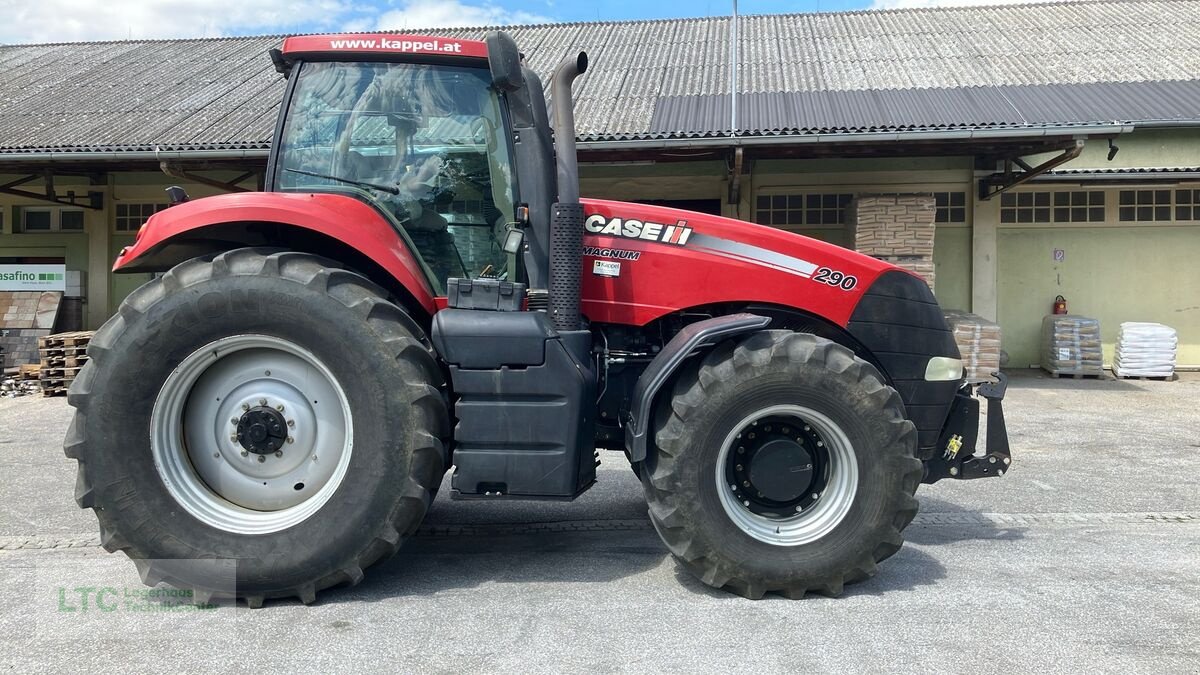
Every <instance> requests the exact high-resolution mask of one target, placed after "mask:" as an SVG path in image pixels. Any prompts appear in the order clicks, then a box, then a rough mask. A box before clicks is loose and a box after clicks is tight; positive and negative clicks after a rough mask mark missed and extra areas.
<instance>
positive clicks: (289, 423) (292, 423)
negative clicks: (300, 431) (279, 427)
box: [288, 420, 296, 427]
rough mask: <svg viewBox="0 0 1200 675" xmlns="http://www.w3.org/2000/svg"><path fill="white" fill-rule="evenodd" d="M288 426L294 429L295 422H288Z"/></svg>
mask: <svg viewBox="0 0 1200 675" xmlns="http://www.w3.org/2000/svg"><path fill="white" fill-rule="evenodd" d="M288 426H289V427H294V426H296V420H288Z"/></svg>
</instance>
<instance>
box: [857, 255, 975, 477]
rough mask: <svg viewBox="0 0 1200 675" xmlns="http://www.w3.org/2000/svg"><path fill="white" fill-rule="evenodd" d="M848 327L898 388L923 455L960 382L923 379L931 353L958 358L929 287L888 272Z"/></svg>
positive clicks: (861, 303)
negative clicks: (915, 430) (915, 428)
mask: <svg viewBox="0 0 1200 675" xmlns="http://www.w3.org/2000/svg"><path fill="white" fill-rule="evenodd" d="M847 329H848V330H849V331H850V334H851V335H853V336H854V338H855V339H856V340H858V341H859V342H861V343H862V344H863V346H865V347H866V348H867V349H869V350H871V353H872V354H873V355H874V356H875V358H876V360H877V361H878V362H879V364H880V365H881V366H883V369H884V370H885V371H886V375H887V376H888V377H889V378H890V379H891V381H892V385H893V386H894V387H895V388H896V390H897V391H898V392H900V396H901V398H903V399H904V406H905V410H906V411H907V412H908V417H909V419H910V420H912V422H913V424H915V425H916V427H917V431H918V433H919V438H920V440H919V443H920V446H921V448H922V449H923V450H924V452H923V453H922V456H925V455H926V454H928V452H929V451H930V450H931V449H932V448H934V447H935V446H936V445H937V442H938V434H939V433H940V432H941V429H942V425H943V424H944V423H945V421H946V416H947V415H948V414H949V412H950V405H951V403H953V401H954V395H955V392H957V391H958V387H959V385H960V384H961V382H959V381H957V380H956V381H953V382H927V381H925V368H926V366H927V365H928V363H929V358H930V357H933V356H950V357H953V358H960V356H959V353H958V346H957V345H956V344H955V343H954V335H953V334H952V333H951V332H950V327H949V326H947V325H946V318H945V316H944V315H943V314H942V308H941V307H939V306H938V304H937V300H936V299H934V297H933V291H931V290H929V286H927V285H926V284H925V282H923V281H921V280H920V279H918V278H917V277H914V276H912V275H911V274H908V273H907V272H900V271H892V272H886V273H884V274H883V275H882V276H880V277H879V279H877V280H876V281H875V283H874V284H872V285H871V287H870V288H869V289H867V293H866V295H864V296H863V299H862V300H861V301H859V303H858V307H856V308H855V310H854V313H853V314H852V315H851V316H850V323H849V324H848V325H847Z"/></svg>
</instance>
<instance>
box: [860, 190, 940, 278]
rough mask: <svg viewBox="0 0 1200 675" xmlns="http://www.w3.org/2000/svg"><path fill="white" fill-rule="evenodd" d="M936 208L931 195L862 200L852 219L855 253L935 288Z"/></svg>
mask: <svg viewBox="0 0 1200 675" xmlns="http://www.w3.org/2000/svg"><path fill="white" fill-rule="evenodd" d="M935 208H936V207H935V205H934V200H933V195H930V194H894V195H861V196H859V197H858V198H857V199H855V200H854V203H853V204H851V206H850V219H849V220H850V227H851V228H853V234H854V248H855V250H857V251H858V252H859V253H865V254H867V255H869V256H872V257H875V258H879V259H880V260H884V261H887V262H890V263H892V264H893V265H896V266H898V267H903V268H904V269H907V270H911V271H913V272H916V273H917V274H919V275H920V276H921V277H922V278H923V279H925V282H926V283H928V284H929V287H930V288H933V282H934V278H933V276H934V275H933V232H934V216H935Z"/></svg>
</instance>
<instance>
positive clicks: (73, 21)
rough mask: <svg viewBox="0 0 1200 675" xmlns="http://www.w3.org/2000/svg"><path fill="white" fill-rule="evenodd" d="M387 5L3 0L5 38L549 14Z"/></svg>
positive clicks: (513, 19) (417, 23)
mask: <svg viewBox="0 0 1200 675" xmlns="http://www.w3.org/2000/svg"><path fill="white" fill-rule="evenodd" d="M380 4H383V3H380ZM389 4H390V5H391V6H392V7H393V8H392V9H387V7H388V5H384V6H383V7H373V6H371V5H369V4H365V3H363V2H362V0H357V1H356V0H0V16H3V22H0V44H19V43H26V44H28V43H36V42H78V41H83V40H125V39H134V40H137V39H147V38H181V37H218V36H223V35H246V34H254V33H266V34H270V33H288V32H314V31H334V30H358V31H362V30H373V29H399V28H437V27H448V26H480V25H495V24H510V23H537V22H543V21H550V19H548V18H546V17H543V16H539V15H536V14H532V13H530V12H523V11H510V10H507V9H505V8H504V7H502V6H500V5H497V4H494V3H493V2H490V1H489V0H482V1H481V2H478V3H472V2H470V1H469V0H468V1H466V2H464V1H462V0H399V1H398V2H396V3H389ZM381 11H382V13H380V12H381Z"/></svg>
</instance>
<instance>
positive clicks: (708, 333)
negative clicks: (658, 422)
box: [625, 314, 771, 463]
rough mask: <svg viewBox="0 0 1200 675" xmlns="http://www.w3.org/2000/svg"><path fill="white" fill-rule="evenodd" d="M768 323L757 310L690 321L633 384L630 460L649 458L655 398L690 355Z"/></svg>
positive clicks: (627, 443) (628, 442) (627, 432)
mask: <svg viewBox="0 0 1200 675" xmlns="http://www.w3.org/2000/svg"><path fill="white" fill-rule="evenodd" d="M769 323H771V319H770V318H769V317H765V316H758V315H757V314H729V315H726V316H717V317H713V318H711V319H705V320H703V321H697V322H696V323H692V324H688V325H687V326H684V328H683V330H681V331H679V332H678V333H676V334H675V337H673V338H671V341H670V342H668V343H667V344H666V346H665V347H663V349H662V351H661V352H659V353H658V355H657V356H655V357H654V360H653V361H651V362H650V365H649V366H646V370H645V371H643V372H642V376H641V377H639V378H638V381H637V385H636V386H635V387H634V390H633V402H632V408H631V410H630V413H629V419H628V421H627V423H626V425H625V448H626V449H627V450H629V461H631V462H635V463H636V462H640V461H642V460H644V459H646V445H647V443H648V440H647V439H648V437H649V435H650V412H651V410H652V409H653V408H654V399H655V398H656V397H657V396H658V392H659V390H661V389H662V388H663V385H665V384H666V383H667V382H669V381H670V380H671V377H672V376H673V375H674V374H675V373H676V372H678V371H679V367H680V366H682V365H683V362H684V361H686V360H687V358H688V357H689V356H691V355H692V354H695V353H696V351H697V350H699V349H702V348H703V347H705V346H712V345H714V344H716V343H718V342H720V341H721V340H725V339H727V338H731V337H733V336H735V335H741V334H743V333H749V332H753V331H756V330H762V329H764V328H766V327H767V324H769Z"/></svg>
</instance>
